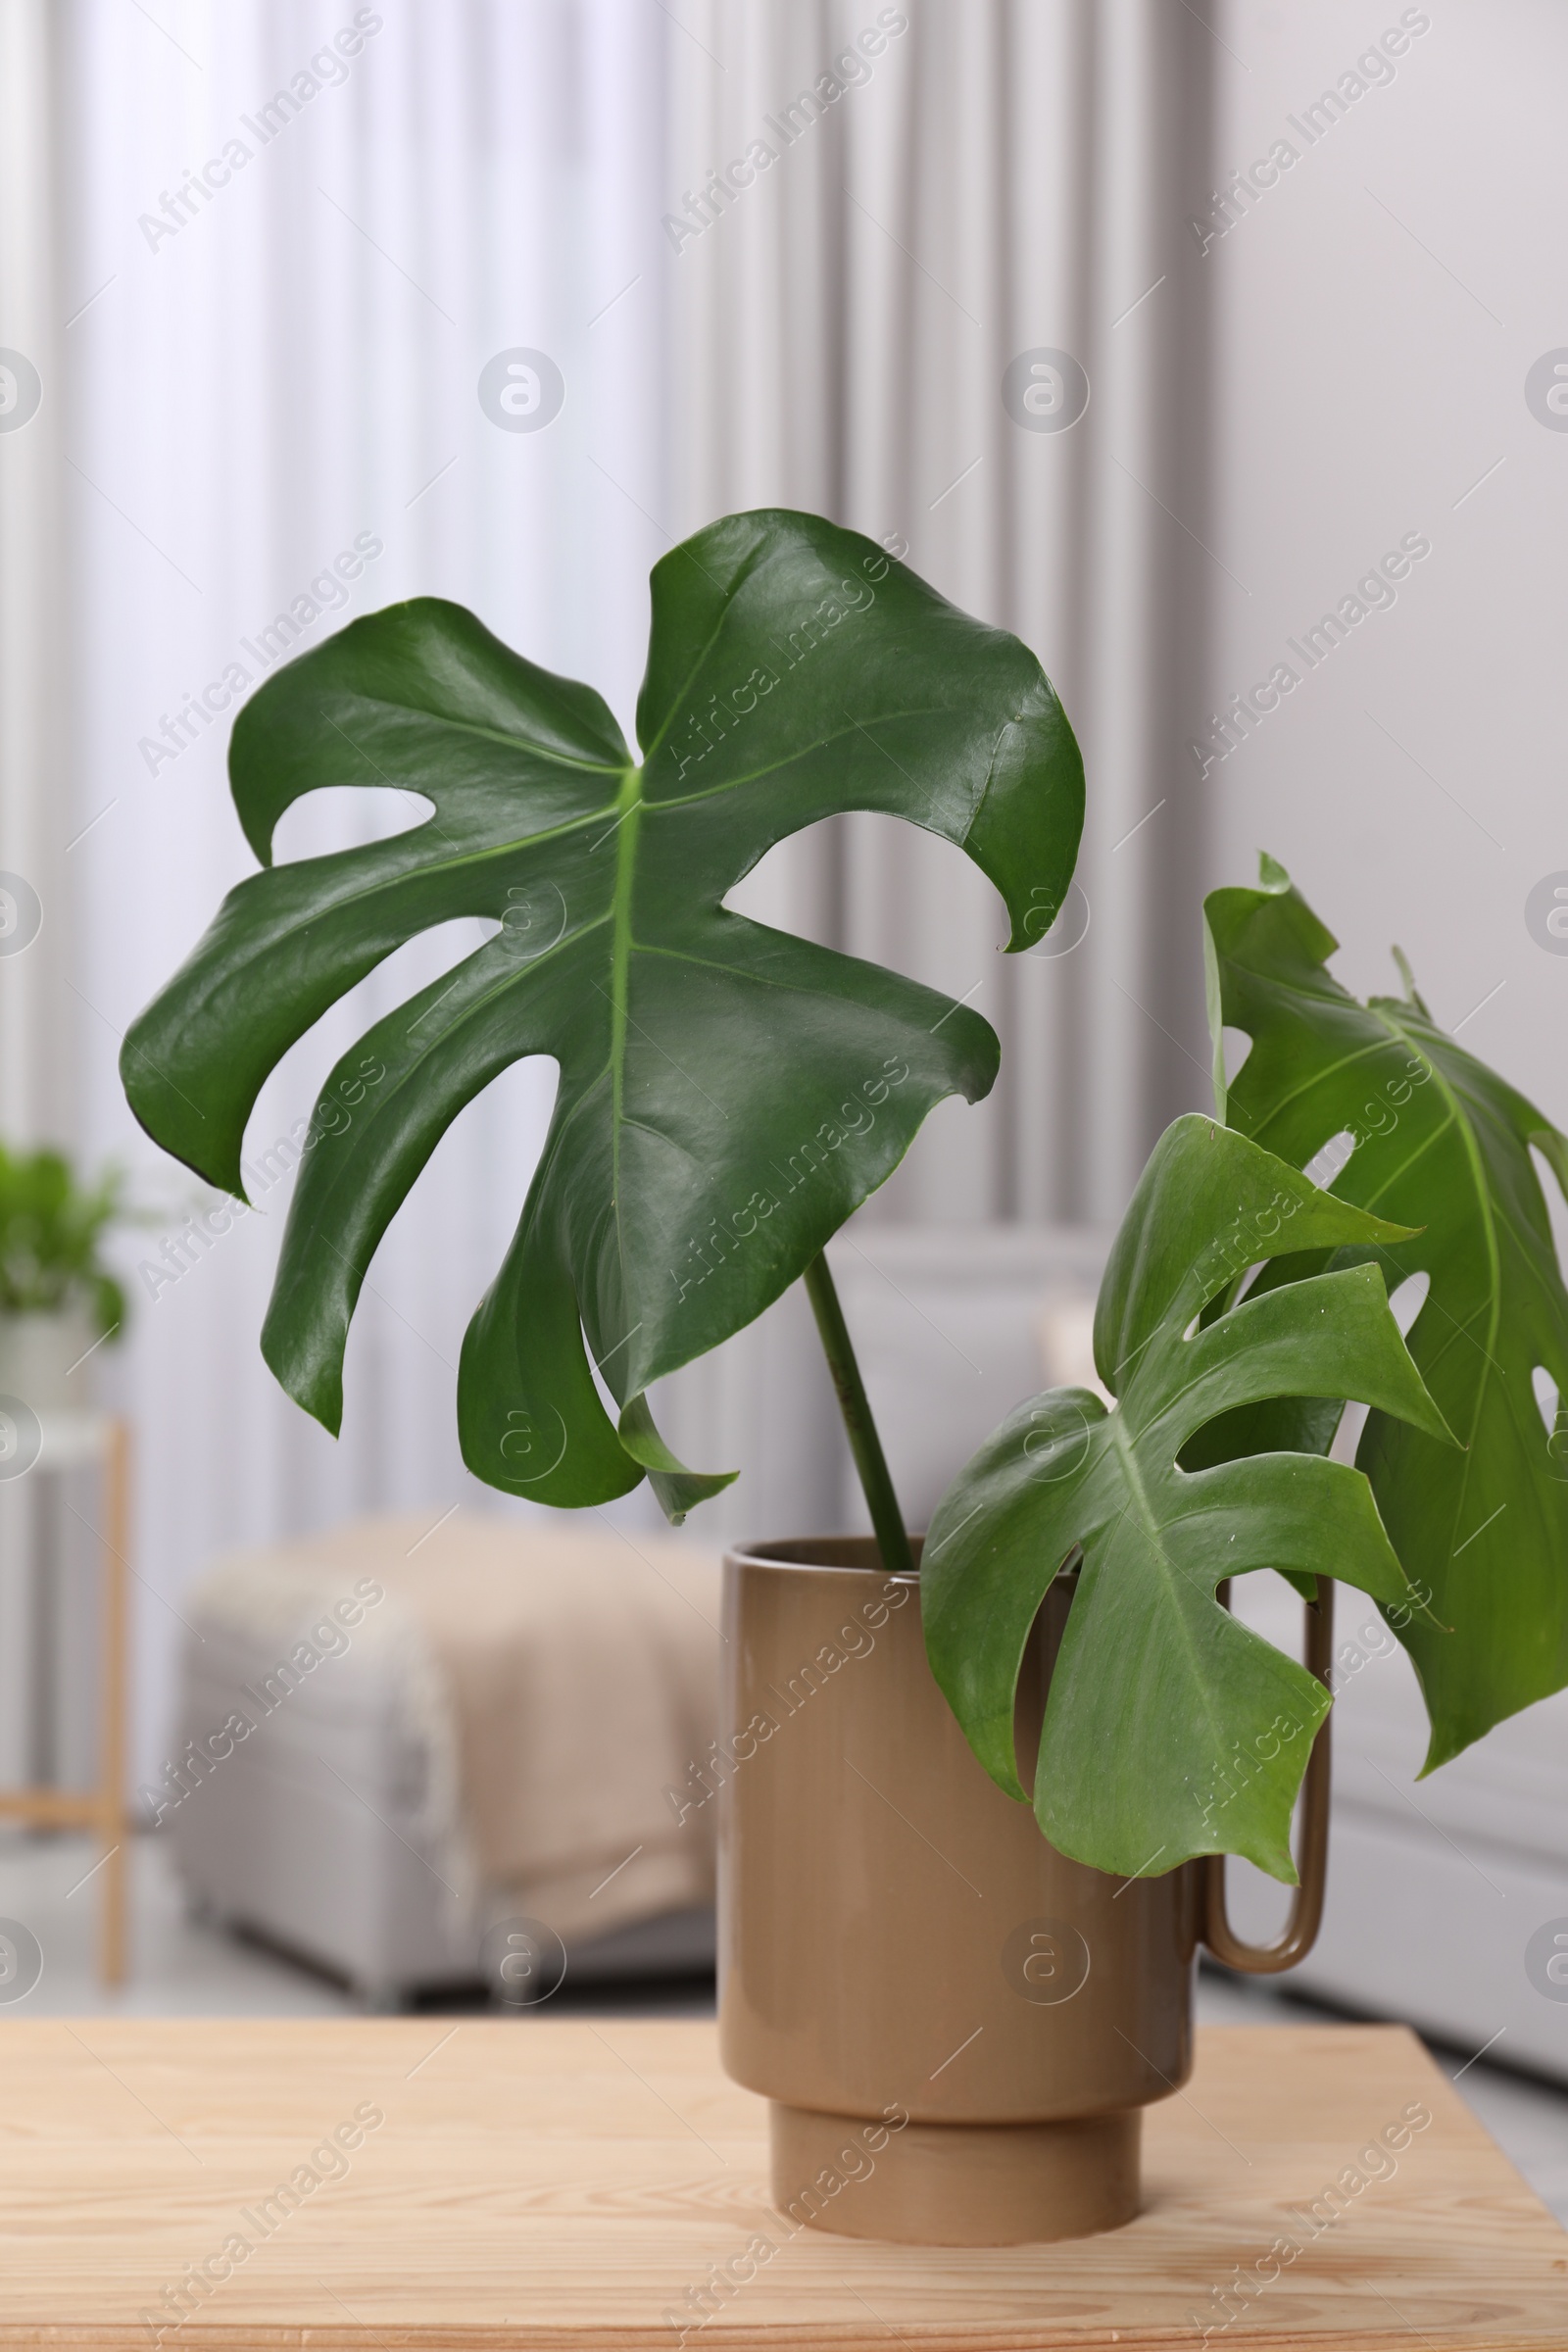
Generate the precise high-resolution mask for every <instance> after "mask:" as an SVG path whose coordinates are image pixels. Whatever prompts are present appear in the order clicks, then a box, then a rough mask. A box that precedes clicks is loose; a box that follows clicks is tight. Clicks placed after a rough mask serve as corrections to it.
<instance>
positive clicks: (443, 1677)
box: [187, 1509, 719, 1944]
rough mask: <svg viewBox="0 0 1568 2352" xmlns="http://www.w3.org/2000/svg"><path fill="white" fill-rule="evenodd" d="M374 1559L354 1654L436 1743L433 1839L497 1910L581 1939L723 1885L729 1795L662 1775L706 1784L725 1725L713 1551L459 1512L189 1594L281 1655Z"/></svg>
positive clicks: (204, 1612)
mask: <svg viewBox="0 0 1568 2352" xmlns="http://www.w3.org/2000/svg"><path fill="white" fill-rule="evenodd" d="M366 1577H368V1578H372V1579H374V1580H375V1582H376V1583H377V1584H379V1585H380V1586H381V1587H383V1588H384V1590H385V1593H386V1598H385V1599H384V1601H378V1602H376V1603H375V1604H373V1605H372V1606H371V1607H369V1608H368V1609H367V1610H366V1612H365V1615H364V1617H363V1620H362V1621H361V1623H360V1624H358V1625H357V1626H356V1628H355V1630H354V1632H353V1634H352V1636H351V1642H352V1647H353V1651H354V1652H356V1653H358V1656H359V1659H360V1662H361V1670H362V1671H363V1670H364V1669H366V1668H368V1667H370V1666H372V1664H373V1665H374V1666H376V1667H378V1668H379V1669H380V1670H381V1671H383V1672H384V1673H386V1674H388V1675H390V1676H391V1677H392V1679H393V1680H394V1682H395V1684H396V1686H397V1687H398V1689H399V1691H400V1692H401V1696H402V1701H403V1703H404V1704H405V1705H406V1706H407V1707H408V1709H409V1712H410V1715H411V1717H412V1718H413V1719H414V1721H415V1723H416V1725H417V1730H418V1732H419V1734H420V1735H421V1737H422V1739H423V1740H424V1742H425V1745H426V1747H427V1748H428V1750H429V1752H430V1779H429V1797H428V1800H427V1806H426V1819H425V1822H424V1824H423V1825H422V1826H423V1829H424V1832H425V1835H426V1836H428V1838H430V1840H431V1842H432V1844H433V1845H435V1846H439V1847H441V1848H442V1850H443V1851H444V1852H445V1853H446V1856H447V1860H448V1863H449V1864H450V1869H449V1870H448V1871H447V1872H446V1873H445V1875H447V1876H449V1877H452V1878H453V1879H454V1880H455V1882H456V1884H458V1885H460V1886H462V1885H464V1884H465V1883H466V1885H467V1886H469V1887H473V1886H474V1882H475V1880H477V1883H478V1886H477V1894H478V1899H479V1901H480V1903H481V1904H482V1908H483V1910H484V1911H485V1912H486V1913H487V1914H488V1915H489V1916H491V1917H496V1916H499V1915H500V1914H502V1913H504V1912H507V1911H515V1912H523V1913H526V1914H528V1915H529V1916H531V1917H534V1918H537V1919H540V1920H543V1921H545V1922H546V1923H548V1925H549V1926H551V1927H553V1928H554V1929H555V1930H556V1932H557V1934H558V1935H559V1936H562V1937H563V1938H564V1940H565V1941H566V1942H567V1943H568V1944H569V1943H570V1942H572V1941H573V1940H574V1939H582V1938H584V1937H587V1936H600V1935H603V1934H607V1933H609V1932H610V1931H611V1930H613V1929H614V1928H618V1927H622V1926H626V1925H628V1924H630V1923H631V1922H633V1921H636V1920H641V1919H647V1918H652V1917H654V1916H656V1915H657V1914H659V1913H660V1912H663V1911H669V1910H675V1909H680V1908H683V1907H685V1906H687V1905H689V1904H696V1903H704V1902H711V1900H712V1895H713V1847H714V1839H713V1815H714V1813H715V1811H716V1807H715V1806H713V1805H711V1804H703V1805H688V1806H687V1808H686V1810H685V1818H684V1821H682V1820H680V1819H679V1818H678V1815H677V1807H676V1805H675V1804H674V1803H672V1802H671V1798H670V1795H669V1793H668V1792H669V1791H670V1790H671V1789H674V1790H676V1791H678V1792H679V1793H680V1794H681V1796H683V1797H689V1796H691V1795H693V1794H696V1795H700V1794H701V1790H702V1784H701V1783H700V1782H698V1781H696V1779H695V1778H694V1776H693V1773H692V1767H693V1766H694V1764H695V1765H700V1764H702V1763H703V1761H704V1760H705V1758H706V1757H707V1754H708V1750H709V1745H710V1742H711V1740H713V1739H714V1737H715V1735H716V1731H717V1720H716V1717H717V1676H718V1649H719V1633H718V1608H719V1564H718V1559H717V1556H716V1554H713V1553H710V1552H704V1551H701V1550H699V1549H697V1548H695V1547H694V1546H691V1545H689V1544H684V1543H681V1542H679V1541H676V1540H672V1539H671V1538H669V1537H667V1536H662V1535H646V1534H643V1533H641V1532H639V1533H637V1534H636V1535H625V1536H623V1535H621V1534H619V1533H617V1532H615V1531H613V1530H612V1529H611V1528H609V1527H608V1526H606V1525H605V1523H604V1522H603V1521H601V1520H596V1521H594V1522H592V1523H591V1524H589V1525H586V1526H584V1525H582V1524H581V1523H578V1522H573V1521H565V1522H561V1523H556V1522H548V1523H547V1522H541V1523H540V1524H538V1525H534V1524H532V1523H521V1524H519V1523H518V1522H516V1521H509V1520H502V1519H493V1518H484V1517H481V1516H480V1515H479V1514H478V1513H476V1512H473V1511H470V1510H468V1509H463V1510H460V1511H458V1512H456V1513H454V1514H453V1516H451V1517H450V1518H448V1519H446V1520H444V1521H440V1522H438V1523H436V1524H434V1525H432V1523H431V1521H430V1519H429V1517H428V1516H424V1517H413V1518H402V1517H398V1518H384V1519H368V1520H359V1521H356V1522H354V1523H352V1524H351V1525H349V1526H346V1527H342V1528H339V1529H337V1530H335V1531H333V1532H332V1533H330V1534H327V1535H323V1536H318V1537H313V1538H309V1539H306V1540H304V1541H301V1542H298V1543H294V1544H287V1545H283V1546H279V1547H277V1548H275V1549H272V1550H269V1551H261V1552H251V1553H247V1554H244V1555H242V1556H240V1557H238V1558H235V1559H231V1560H229V1561H227V1562H225V1563H224V1564H223V1565H222V1566H221V1567H220V1568H218V1569H215V1570H214V1571H213V1572H212V1574H211V1575H209V1576H208V1577H207V1578H205V1579H204V1580H203V1581H202V1583H201V1585H200V1587H199V1588H198V1589H197V1591H196V1592H195V1593H193V1594H192V1595H191V1597H190V1601H189V1603H188V1604H187V1605H188V1606H189V1608H190V1610H191V1613H192V1614H193V1615H195V1616H197V1617H198V1618H200V1617H206V1618H209V1619H211V1618H217V1619H218V1620H219V1621H221V1622H226V1623H228V1624H231V1625H234V1626H236V1627H237V1628H238V1629H239V1630H241V1631H243V1632H246V1633H248V1634H249V1635H251V1636H253V1637H257V1638H260V1639H262V1640H263V1641H265V1642H269V1643H276V1644H277V1646H278V1648H279V1652H280V1653H281V1652H282V1651H283V1650H284V1649H285V1648H286V1646H287V1644H288V1643H289V1642H292V1641H295V1640H297V1639H299V1638H300V1637H301V1635H302V1634H304V1633H305V1632H306V1630H307V1628H308V1625H309V1622H310V1621H311V1620H312V1619H313V1618H316V1617H319V1616H320V1615H321V1614H322V1613H323V1612H324V1611H326V1610H328V1609H330V1608H331V1607H332V1605H333V1604H334V1603H335V1602H337V1601H338V1600H340V1599H341V1598H342V1597H343V1596H344V1595H345V1594H347V1593H351V1592H352V1591H353V1590H354V1588H355V1586H356V1584H357V1582H358V1580H360V1579H362V1578H366ZM348 1663H349V1661H348V1659H347V1658H345V1659H344V1661H343V1665H344V1667H345V1668H346V1667H347V1666H348ZM330 1671H336V1669H333V1670H330ZM319 1687H320V1689H321V1690H322V1692H323V1695H324V1691H325V1690H326V1689H327V1688H328V1687H329V1674H328V1673H323V1674H322V1676H321V1678H320V1685H319Z"/></svg>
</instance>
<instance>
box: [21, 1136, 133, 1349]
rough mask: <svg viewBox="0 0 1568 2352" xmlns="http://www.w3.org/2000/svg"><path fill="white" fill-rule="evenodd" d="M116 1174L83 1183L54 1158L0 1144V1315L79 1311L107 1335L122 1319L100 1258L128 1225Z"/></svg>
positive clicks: (116, 1290) (114, 1286)
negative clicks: (114, 1232)
mask: <svg viewBox="0 0 1568 2352" xmlns="http://www.w3.org/2000/svg"><path fill="white" fill-rule="evenodd" d="M124 1193H125V1179H124V1175H123V1171H122V1170H120V1169H118V1168H106V1169H105V1170H104V1172H103V1174H102V1175H101V1176H100V1177H99V1178H98V1180H97V1182H96V1183H95V1184H90V1185H83V1184H82V1183H80V1182H79V1181H78V1179H77V1177H76V1173H75V1171H74V1169H73V1167H72V1164H71V1162H70V1160H69V1159H67V1157H66V1156H65V1154H64V1152H50V1151H42V1152H12V1151H8V1150H7V1148H6V1147H5V1146H4V1145H3V1144H0V1314H5V1315H53V1314H59V1313H61V1312H62V1311H63V1310H64V1309H65V1308H67V1307H73V1306H84V1307H85V1308H86V1309H87V1311H88V1313H89V1314H90V1315H91V1316H92V1318H93V1320H94V1322H95V1323H96V1324H97V1326H98V1329H99V1331H100V1332H101V1333H103V1334H104V1335H105V1336H107V1335H108V1334H109V1333H110V1332H112V1331H116V1330H118V1329H119V1327H120V1326H121V1324H123V1321H124V1319H125V1295H124V1293H123V1290H122V1289H121V1287H120V1285H119V1283H118V1282H117V1281H116V1280H115V1278H114V1276H113V1275H112V1274H111V1273H110V1271H109V1269H108V1267H107V1266H106V1265H105V1264H104V1262H103V1259H102V1257H101V1255H100V1253H99V1252H100V1245H101V1244H102V1241H103V1238H104V1236H105V1234H106V1233H108V1232H109V1230H110V1228H111V1227H112V1226H115V1225H122V1224H126V1223H129V1222H130V1221H132V1218H133V1215H134V1212H133V1211H132V1210H131V1209H129V1208H128V1207H127V1206H126V1203H125V1197H124Z"/></svg>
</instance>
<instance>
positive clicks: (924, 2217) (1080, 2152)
mask: <svg viewBox="0 0 1568 2352" xmlns="http://www.w3.org/2000/svg"><path fill="white" fill-rule="evenodd" d="M1141 2120H1142V2119H1141V2114H1140V2111H1139V2110H1138V2109H1137V2108H1133V2109H1131V2110H1128V2111H1125V2112H1123V2113H1121V2114H1117V2115H1093V2116H1078V2117H1074V2118H1072V2119H1071V2120H1069V2121H1065V2122H1062V2123H1054V2124H916V2123H908V2124H906V2125H905V2126H904V2127H903V2129H902V2130H900V2131H892V2130H888V2131H887V2135H886V2143H885V2145H884V2146H883V2147H881V2148H880V2149H879V2150H877V2151H876V2153H874V2154H873V2153H872V2152H871V2148H870V2144H869V2143H870V2142H871V2141H872V2140H874V2139H875V2138H876V2137H879V2136H881V2134H882V2131H883V2130H884V2127H883V2126H882V2125H881V2124H880V2122H869V2123H868V2122H866V2121H865V2120H863V2119H861V2118H859V2117H856V2116H846V2115H825V2114H822V2113H820V2112H819V2111H818V2110H816V2109H814V2108H809V2107H786V2106H783V2105H782V2104H780V2102H779V2101H777V2100H773V2101H770V2102H769V2129H770V2136H771V2139H772V2152H773V2202H774V2204H775V2205H776V2206H777V2207H778V2208H779V2211H780V2212H781V2213H784V2214H786V2215H788V2216H789V2218H790V2219H791V2220H792V2221H794V2222H796V2223H804V2224H805V2226H806V2227H807V2228H808V2229H823V2230H831V2231H832V2232H833V2233H834V2234H835V2235H836V2236H839V2237H871V2238H882V2239H884V2240H886V2241H888V2242H891V2243H893V2244H895V2245H906V2246H1018V2245H1040V2244H1044V2243H1047V2242H1049V2241H1050V2240H1051V2239H1053V2238H1058V2237H1092V2236H1094V2235H1095V2234H1096V2233H1097V2232H1098V2231H1100V2230H1102V2229H1120V2228H1121V2226H1122V2224H1123V2223H1124V2222H1130V2221H1131V2220H1132V2219H1133V2216H1134V2215H1135V2214H1136V2213H1137V2211H1138V2176H1139V2165H1138V2159H1139V2144H1140V2125H1141ZM835 2183H836V2185H833V2184H835Z"/></svg>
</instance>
